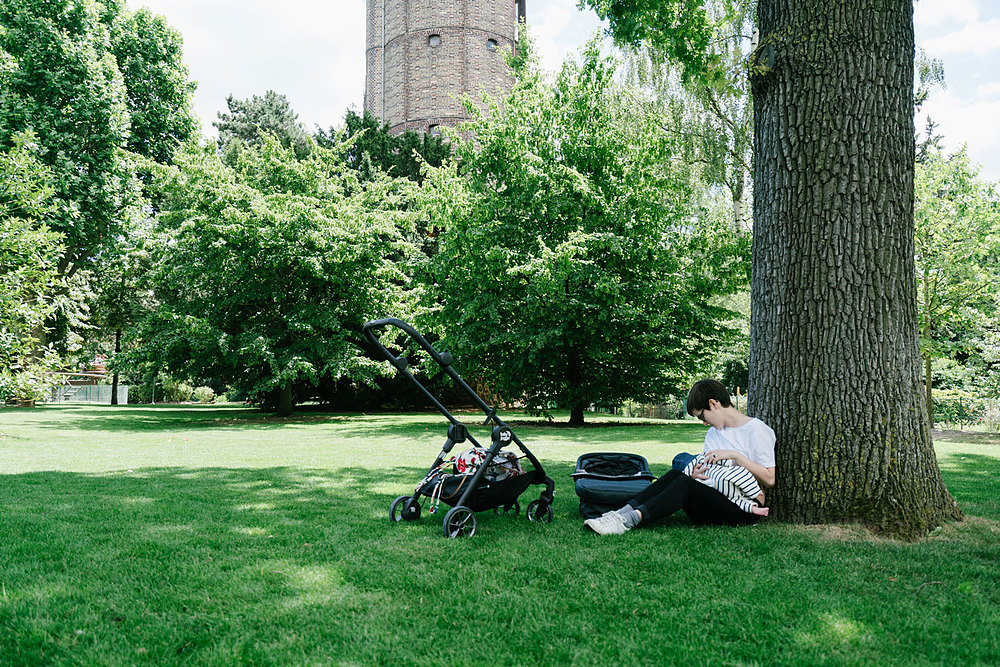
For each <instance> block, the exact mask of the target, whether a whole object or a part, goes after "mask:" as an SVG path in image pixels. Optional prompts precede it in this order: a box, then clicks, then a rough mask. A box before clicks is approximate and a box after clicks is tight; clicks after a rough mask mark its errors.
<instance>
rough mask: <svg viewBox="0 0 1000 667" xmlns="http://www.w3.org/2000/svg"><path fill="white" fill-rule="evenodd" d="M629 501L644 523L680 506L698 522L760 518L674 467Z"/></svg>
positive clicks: (744, 521)
mask: <svg viewBox="0 0 1000 667" xmlns="http://www.w3.org/2000/svg"><path fill="white" fill-rule="evenodd" d="M654 487H655V488H654ZM628 504H629V505H631V506H632V507H634V508H635V509H637V510H639V513H640V514H642V520H643V522H644V523H645V522H646V521H656V520H658V519H663V518H665V517H668V516H670V515H671V514H674V513H675V512H677V510H680V509H683V510H684V513H685V514H687V515H688V516H689V517H691V520H692V521H694V522H695V523H697V524H709V525H728V526H739V525H743V524H750V523H756V522H757V521H759V520H760V517H759V516H756V515H753V514H749V513H747V512H744V511H743V510H741V509H740V508H739V507H737V506H736V504H735V503H733V502H732V501H731V500H729V498H726V497H725V496H724V495H722V494H721V493H720V492H718V491H716V490H715V489H713V488H712V487H710V486H707V485H705V484H702V483H701V482H699V481H698V480H696V479H693V478H691V477H688V476H687V475H685V474H684V473H682V472H679V471H677V470H671V471H670V472H668V473H667V474H666V475H664V476H663V477H661V478H660V479H658V480H657V481H656V482H654V483H653V484H650V485H649V487H648V488H647V489H646V490H645V491H643V492H642V493H640V494H638V495H637V496H635V497H634V498H633V499H632V500H630V501H629V503H628Z"/></svg>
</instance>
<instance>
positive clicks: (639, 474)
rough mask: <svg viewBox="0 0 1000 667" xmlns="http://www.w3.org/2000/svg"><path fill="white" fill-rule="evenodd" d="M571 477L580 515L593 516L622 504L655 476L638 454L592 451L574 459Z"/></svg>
mask: <svg viewBox="0 0 1000 667" xmlns="http://www.w3.org/2000/svg"><path fill="white" fill-rule="evenodd" d="M573 479H574V480H575V484H574V486H575V487H576V495H578V496H579V497H580V515H581V516H582V517H583V518H585V519H593V518H594V517H598V516H601V515H602V514H604V513H605V512H608V511H610V510H616V509H618V508H620V507H622V506H623V505H624V504H625V503H626V502H628V501H629V499H631V498H632V497H633V496H635V495H637V494H638V493H640V492H642V491H643V490H645V488H646V487H647V486H649V485H650V484H651V483H652V482H653V480H654V479H656V478H655V477H654V476H653V473H652V472H651V471H650V470H649V463H647V462H646V459H645V458H643V457H641V456H639V455H638V454H623V453H620V452H594V453H592V454H584V455H583V456H581V457H580V458H578V459H577V460H576V471H575V472H574V473H573Z"/></svg>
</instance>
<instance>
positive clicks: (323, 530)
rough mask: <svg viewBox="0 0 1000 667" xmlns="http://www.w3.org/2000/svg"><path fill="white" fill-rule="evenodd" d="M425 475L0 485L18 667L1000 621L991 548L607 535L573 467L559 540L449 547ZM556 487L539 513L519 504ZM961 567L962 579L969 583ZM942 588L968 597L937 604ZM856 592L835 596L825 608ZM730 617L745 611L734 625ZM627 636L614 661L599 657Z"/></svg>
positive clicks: (974, 481) (186, 474)
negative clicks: (938, 614)
mask: <svg viewBox="0 0 1000 667" xmlns="http://www.w3.org/2000/svg"><path fill="white" fill-rule="evenodd" d="M430 456H432V454H431V455H430ZM407 463H411V462H409V461H408V462H407ZM412 463H413V464H414V465H405V466H400V467H393V468H380V469H367V468H362V467H359V466H354V467H343V468H339V469H336V470H329V469H297V468H291V467H272V468H262V469H230V468H167V467H160V468H147V469H137V470H135V471H131V472H118V473H105V474H83V473H67V472H35V473H25V474H17V475H5V476H0V563H2V565H3V567H2V569H0V572H2V574H0V578H2V582H3V593H2V594H0V595H2V597H0V656H3V657H4V658H5V659H4V660H2V662H5V663H8V664H25V663H27V664H32V663H34V664H37V663H40V662H42V663H57V664H67V663H72V664H107V663H108V662H109V661H110V662H113V663H120V664H130V663H136V662H149V663H162V662H167V663H176V662H182V661H189V660H190V661H194V662H197V663H201V664H205V663H207V664H287V663H289V662H296V663H300V664H301V663H318V664H416V663H419V662H420V661H421V660H425V656H437V657H438V660H436V661H435V660H430V661H426V660H425V662H428V663H431V664H432V663H435V662H437V663H438V664H444V663H448V662H451V663H455V664H461V663H462V662H463V660H462V656H463V655H464V656H465V661H466V662H468V661H470V658H469V654H463V653H461V652H460V649H462V648H463V645H462V643H461V642H448V643H444V644H442V642H441V640H440V637H442V636H461V632H462V629H463V628H465V630H466V631H467V630H468V627H467V625H466V624H467V623H468V622H469V619H480V620H485V621H486V624H493V625H490V627H494V626H495V627H503V628H508V627H522V626H525V627H530V628H532V631H531V632H514V633H510V634H509V635H505V637H504V642H499V643H490V642H485V643H478V644H476V643H474V644H475V646H479V644H483V645H484V646H487V648H485V649H483V650H484V651H485V653H479V654H474V656H475V657H474V659H472V660H471V661H473V662H481V663H487V662H496V663H498V664H516V663H518V662H522V663H532V662H535V663H540V664H544V663H552V664H554V663H567V662H572V660H571V655H572V651H577V650H580V649H586V650H596V651H597V652H593V653H589V654H588V656H589V659H588V660H587V661H585V662H589V663H593V664H597V663H600V662H603V663H605V664H610V663H615V662H620V663H628V662H630V661H635V664H641V663H642V662H643V661H648V662H650V663H652V662H655V656H654V655H652V652H653V651H655V652H656V653H657V655H660V654H659V651H661V650H662V649H661V647H659V646H657V647H655V648H650V647H647V646H645V645H646V644H648V643H649V642H643V643H642V644H641V645H638V646H633V645H632V644H630V643H628V642H626V643H625V644H618V643H614V642H616V641H617V640H615V639H614V638H615V637H619V636H628V635H629V632H628V631H629V630H630V629H632V628H633V624H634V622H635V621H634V618H633V617H632V616H630V614H634V613H635V610H636V609H642V610H644V613H650V614H658V615H657V616H654V617H653V618H652V620H651V621H650V623H651V625H650V627H652V628H654V630H655V631H656V632H658V633H659V634H658V635H657V636H658V637H663V638H666V637H669V636H683V633H684V632H685V630H684V628H689V627H690V623H691V618H692V617H699V618H700V617H702V616H704V617H706V618H707V617H709V616H712V617H713V618H715V617H718V618H722V619H725V618H729V617H730V616H731V617H732V618H735V619H737V620H736V622H735V623H734V624H731V625H728V626H724V630H725V631H724V632H723V633H722V636H725V637H728V639H726V641H728V642H729V643H728V644H727V645H726V646H727V650H728V651H729V652H733V651H736V652H739V651H741V650H742V651H747V650H749V648H748V647H752V646H754V645H756V644H754V642H747V641H744V640H743V639H741V638H740V637H741V635H739V632H738V630H739V628H742V627H744V625H745V624H744V622H743V621H742V619H743V618H746V617H750V618H754V617H757V616H761V615H763V616H764V617H765V618H767V619H768V621H769V626H768V627H775V628H779V627H784V626H783V625H782V623H783V622H789V623H793V624H796V625H797V627H798V628H799V630H802V631H805V630H809V624H808V621H809V619H810V613H809V608H810V607H809V605H810V604H812V603H811V602H808V601H807V602H802V603H801V604H799V603H798V602H796V601H797V600H799V596H801V591H802V589H803V588H808V589H810V590H811V591H813V593H812V595H813V596H814V597H813V598H811V599H813V600H815V599H817V596H818V599H820V600H825V601H828V602H830V604H834V605H836V606H837V608H838V609H841V610H846V611H845V612H844V613H845V614H847V615H848V616H851V615H854V614H856V615H859V616H861V617H862V620H863V622H864V623H865V627H867V628H870V629H873V630H872V632H876V630H874V628H879V627H881V626H880V624H881V623H883V622H884V623H887V624H889V628H890V630H895V629H897V628H896V626H894V625H893V624H894V623H898V622H899V621H898V620H896V616H898V615H899V610H898V609H896V610H895V616H892V615H887V616H885V617H884V618H883V617H882V616H881V615H880V614H881V612H880V611H879V610H880V609H881V606H876V607H873V608H871V609H869V608H868V607H866V606H865V602H864V601H865V600H868V599H869V598H870V597H871V596H872V594H873V593H872V589H873V587H875V591H876V594H878V595H883V594H885V595H888V594H890V593H893V592H895V591H896V588H894V587H898V586H904V585H905V586H907V588H906V590H905V592H906V595H908V596H910V597H915V596H917V595H919V596H920V598H919V600H917V602H916V603H914V604H915V605H916V604H918V603H919V605H918V606H919V608H920V612H921V613H924V612H925V611H926V604H927V601H928V599H930V603H931V604H932V606H933V608H934V609H941V610H948V609H950V607H948V606H947V605H950V604H953V598H954V596H955V595H956V594H957V593H956V590H957V587H958V586H960V585H966V583H965V582H968V585H967V588H968V587H971V589H970V590H973V591H974V592H976V591H978V593H979V597H980V598H983V601H982V603H981V604H979V602H977V600H978V599H979V598H975V597H969V598H968V599H970V600H972V601H973V602H974V603H975V604H974V605H973V606H972V612H973V617H974V618H975V619H977V622H978V621H979V620H981V621H982V622H983V623H985V622H986V621H988V620H990V618H991V617H989V614H990V613H992V612H990V610H991V609H993V608H994V607H993V603H994V602H995V600H994V599H993V597H994V594H993V593H991V592H990V591H991V589H990V588H989V587H988V582H989V577H990V576H992V574H986V573H992V572H993V569H992V568H993V562H994V560H995V556H996V549H995V547H994V546H989V545H988V544H987V543H985V542H983V543H982V545H980V544H976V545H974V548H970V547H969V546H967V545H966V544H965V543H963V542H961V541H957V540H956V541H952V542H949V541H944V540H941V541H938V542H935V543H931V544H929V545H926V546H921V545H894V544H893V545H888V546H886V545H880V544H866V543H845V544H837V543H833V544H828V543H827V544H822V545H821V548H817V544H818V542H817V540H816V539H815V538H814V537H812V536H809V535H805V534H800V532H799V531H796V530H795V529H794V528H792V527H788V526H782V525H770V526H767V525H764V526H759V527H754V528H750V529H745V530H743V529H739V530H734V529H721V528H710V529H701V528H690V527H687V526H681V525H678V524H677V523H671V524H668V525H665V526H656V527H652V528H650V529H649V530H643V531H636V534H634V535H629V536H625V537H624V538H623V539H621V540H610V539H604V538H600V537H597V536H594V535H591V534H588V533H586V532H584V531H583V529H582V528H581V525H580V521H579V519H578V516H577V514H576V509H577V499H576V497H575V494H574V493H573V490H572V480H571V479H570V478H569V473H570V472H571V470H572V465H571V464H570V463H568V462H561V463H557V464H552V465H549V464H546V466H545V468H546V472H547V473H548V475H549V476H550V477H552V478H553V480H554V481H555V482H556V506H555V509H556V520H555V523H553V524H551V525H539V524H532V523H530V522H528V521H525V520H524V518H523V515H522V516H521V517H519V518H510V517H498V516H494V515H493V514H492V512H480V513H478V514H477V517H478V518H479V520H480V526H479V527H480V531H479V534H477V536H476V537H475V538H473V539H470V540H447V539H445V538H444V537H443V536H442V530H441V519H442V514H437V515H429V513H428V514H425V515H424V516H423V517H422V518H421V520H420V521H417V522H413V523H405V522H404V523H399V524H391V523H390V522H389V520H388V508H389V503H390V501H391V500H392V498H393V497H395V496H397V495H401V494H406V493H409V492H411V491H412V489H413V488H414V486H415V485H416V484H417V483H418V482H419V481H420V479H421V478H422V477H423V475H424V472H425V470H426V467H425V465H424V464H426V465H429V464H430V460H427V461H422V460H421V461H420V462H416V461H414V462H412ZM950 463H951V462H950ZM954 463H955V465H949V466H947V467H946V469H947V472H946V479H947V480H948V481H949V483H951V484H952V486H953V491H954V493H955V495H956V499H957V500H958V501H959V502H960V503H962V504H963V505H965V504H967V503H968V502H969V499H977V498H979V499H982V498H985V497H986V496H987V495H988V494H989V493H990V489H991V488H993V485H994V480H995V479H996V474H997V473H998V472H1000V470H998V464H997V462H995V461H994V460H991V459H986V460H982V459H981V458H975V459H973V458H972V457H966V459H964V460H959V461H956V462H954ZM966 473H975V474H966ZM537 490H538V487H531V488H530V489H529V490H528V491H527V492H526V493H525V494H524V495H522V498H521V502H522V507H523V506H524V505H525V504H526V503H527V502H528V501H530V500H531V499H533V498H535V497H537ZM633 551H637V553H633ZM751 554H752V559H753V560H757V561H763V562H764V563H766V567H764V566H761V567H759V568H758V569H759V573H758V575H757V576H758V578H759V581H758V579H750V580H747V579H742V580H740V581H742V582H743V584H744V585H746V586H750V587H752V588H754V589H759V590H756V591H755V592H756V593H758V594H756V595H740V594H738V593H737V594H733V595H730V596H728V597H727V596H726V595H723V596H722V597H721V598H718V599H715V597H717V596H718V595H719V593H718V591H719V590H722V589H723V588H724V584H727V583H728V582H729V578H730V576H731V574H730V573H731V572H732V571H736V570H737V569H740V568H746V567H747V562H748V559H750V558H751ZM831 554H832V556H831ZM928 557H929V558H928ZM831 559H832V562H833V563H834V564H835V566H831V565H830V562H831ZM650 562H652V563H653V566H650ZM705 562H711V563H713V564H715V565H716V566H717V567H713V568H710V570H721V571H722V572H723V575H720V576H723V577H724V578H723V579H720V580H719V581H718V582H716V583H717V584H718V587H716V586H715V585H714V584H713V586H712V587H710V588H709V589H708V590H704V591H702V590H700V589H699V590H696V591H694V594H693V595H690V596H688V597H685V592H686V591H687V590H688V588H689V587H690V584H689V583H688V582H689V581H690V579H691V578H692V577H701V578H706V577H708V578H710V577H711V576H712V575H711V571H706V568H705V567H704V563H705ZM887 562H888V564H887ZM959 566H961V567H962V568H965V570H964V571H962V572H961V573H958V574H952V571H953V570H954V568H956V567H959ZM885 568H888V569H885ZM623 572H625V573H626V574H624V575H623V574H622V573H623ZM664 573H667V574H664ZM844 577H848V578H852V577H853V579H850V585H848V586H843V585H842V580H843V578H844ZM636 578H638V579H636ZM896 579H900V581H899V582H897V581H896ZM953 579H954V581H953ZM927 581H935V582H938V583H940V582H942V581H945V582H947V584H948V586H949V588H947V589H946V588H945V586H944V585H940V586H939V585H935V586H923V587H921V584H922V583H923V582H927ZM837 586H841V588H840V589H838V593H837V597H836V598H835V599H834V598H831V599H830V600H827V599H826V598H824V597H822V596H823V595H828V594H829V591H832V590H834V589H835V588H836V587H837ZM609 587H610V590H611V591H613V592H611V593H608V592H607V591H608V590H609ZM737 589H739V587H738V586H737ZM709 591H710V592H711V595H709ZM775 591H777V592H775ZM853 591H857V592H856V593H855V592H853ZM713 596H715V597H713ZM932 596H936V597H932ZM664 600H681V601H682V602H683V604H677V605H664V604H663V602H664ZM720 604H721V605H723V606H725V607H726V608H727V609H728V608H731V609H732V611H733V613H732V615H730V614H728V613H725V614H721V615H720V614H719V613H718V608H719V605H720ZM748 605H749V606H748ZM776 605H777V609H778V611H776V610H775V609H776ZM789 605H791V610H790V611H789V612H788V616H787V617H783V616H782V613H781V611H780V610H781V609H782V608H788V607H789ZM674 608H676V610H677V613H676V617H675V615H674V612H673V611H672V610H673V609H674ZM826 608H827V607H824V609H826ZM902 609H903V611H904V612H905V611H907V610H908V609H909V607H903V608H902ZM858 610H860V611H858ZM737 611H738V613H737ZM943 613H944V612H942V614H943ZM977 614H978V616H976V615H977ZM915 617H919V616H915ZM979 617H981V618H979ZM580 618H584V619H586V621H585V623H583V624H579V623H578V622H577V619H580ZM942 618H944V617H942ZM803 619H804V620H803ZM937 622H945V621H943V620H942V621H937ZM608 623H610V624H612V625H613V627H612V629H613V630H614V631H613V632H610V633H609V634H608V635H607V636H608V637H611V638H612V639H611V640H609V641H612V643H611V644H602V646H603V648H597V649H594V648H593V647H588V645H587V644H586V643H585V642H583V643H581V642H582V640H581V637H583V636H584V635H587V636H589V633H592V632H593V630H592V628H597V627H600V628H604V627H605V624H608ZM518 624H521V625H518ZM615 624H617V625H615ZM970 625H972V626H974V625H975V624H969V623H965V622H963V623H962V624H961V626H959V625H957V624H955V623H953V624H952V625H951V626H949V627H951V628H952V630H953V631H961V630H962V628H966V627H967V626H970ZM935 627H937V626H935ZM983 627H985V625H983ZM726 628H728V629H726ZM956 628H957V630H956ZM904 629H905V630H907V631H908V632H910V635H908V637H912V635H914V634H915V633H918V632H919V633H923V632H924V630H923V628H922V627H920V626H919V625H918V624H915V622H914V623H911V624H910V625H906V626H904ZM877 632H881V630H877ZM451 633H457V634H451ZM727 633H728V634H727ZM539 636H542V637H547V638H548V637H555V639H556V641H554V642H553V643H554V644H555V646H556V647H557V648H556V650H565V651H567V653H566V654H558V655H549V654H546V653H544V651H546V650H549V649H547V648H546V647H547V646H548V645H549V642H548V641H546V642H539V641H538V639H537V637H539ZM890 636H892V635H891V633H890ZM783 637H784V636H783V635H782V634H781V633H780V632H778V633H764V634H760V635H759V636H757V635H755V638H754V641H756V642H761V641H762V642H765V643H768V648H769V650H770V651H772V655H773V654H776V653H773V651H778V650H782V649H783V648H787V642H786V641H785V639H787V638H784V639H783ZM876 638H877V639H884V638H885V635H882V634H879V635H878V637H876ZM964 639H965V642H964V643H968V642H969V641H970V637H965V638H964ZM971 639H972V640H974V639H975V635H973V636H972V637H971ZM712 641H713V642H714V641H719V636H715V637H713V638H712ZM654 644H655V642H654ZM508 645H509V646H508ZM560 646H562V647H569V648H563V649H560V648H558V647H560ZM456 647H458V648H456ZM464 648H465V649H468V646H465V647H464ZM491 651H492V652H494V653H491ZM505 651H506V652H505ZM602 651H603V652H602ZM641 651H647V653H641ZM740 655H742V654H740ZM786 655H787V654H786ZM805 655H811V656H812V657H814V658H817V660H814V661H821V660H819V659H818V656H817V655H816V654H809V653H806V654H805ZM850 655H854V654H850ZM636 656H639V657H636ZM761 656H762V654H759V653H753V652H750V653H747V654H746V655H744V656H743V657H745V658H746V661H748V662H753V661H760V660H761ZM494 657H495V659H491V658H494ZM661 657H662V655H661ZM689 657H691V658H692V659H694V656H689ZM820 657H821V656H820ZM932 657H935V656H932ZM937 657H939V656H937ZM980 657H981V656H980ZM720 659H721V657H720ZM931 661H933V660H931ZM973 661H974V660H973Z"/></svg>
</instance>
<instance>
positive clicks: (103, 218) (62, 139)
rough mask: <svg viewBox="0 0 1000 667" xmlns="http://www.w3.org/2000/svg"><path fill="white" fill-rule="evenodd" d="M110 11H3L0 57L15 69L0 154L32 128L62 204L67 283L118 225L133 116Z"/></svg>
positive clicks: (27, 4) (2, 112) (21, 4)
mask: <svg viewBox="0 0 1000 667" xmlns="http://www.w3.org/2000/svg"><path fill="white" fill-rule="evenodd" d="M104 11H105V8H104V6H102V5H98V4H97V3H95V2H93V1H92V0H78V1H71V0H44V1H43V0H8V1H6V2H4V3H3V4H2V5H0V49H2V50H3V51H5V52H6V53H7V54H8V55H9V57H10V63H11V65H12V66H11V67H10V69H9V72H8V74H6V75H5V76H4V79H5V82H4V83H5V85H4V86H3V87H2V88H0V147H9V146H10V145H11V143H12V141H13V137H14V136H16V135H17V133H19V132H22V131H24V130H31V131H33V132H34V133H35V135H36V136H37V141H38V146H39V157H40V159H41V160H42V162H43V163H44V164H45V165H46V166H48V167H49V168H50V169H51V170H52V172H53V181H52V183H53V186H54V187H55V196H56V199H57V200H58V201H59V202H60V206H59V207H58V208H57V210H56V211H55V212H54V214H53V215H52V217H51V218H50V220H49V226H50V227H51V228H52V229H53V230H55V231H57V232H59V233H61V234H62V235H63V243H64V251H65V252H64V255H63V257H62V258H60V261H59V270H60V272H61V273H63V274H64V275H67V276H68V275H72V273H74V272H75V271H76V270H78V269H79V268H81V267H82V266H85V265H86V263H87V262H88V260H89V259H90V258H91V257H92V256H93V255H94V253H95V252H96V251H97V250H98V249H99V248H100V247H101V244H102V243H104V242H105V241H106V240H107V239H108V238H109V237H110V236H112V235H113V234H114V233H116V232H117V230H118V229H119V226H120V225H119V219H118V215H117V214H118V197H119V193H120V190H119V185H120V182H121V179H122V177H123V176H124V174H123V169H122V160H121V155H122V149H123V147H124V146H125V143H126V139H127V137H128V124H129V115H128V109H127V104H126V94H125V86H124V83H123V81H122V77H121V73H120V72H119V70H118V67H117V64H116V62H115V57H114V54H113V52H112V51H111V49H110V48H109V45H110V38H109V34H108V27H107V25H106V24H105V23H104V22H103V19H104V18H105V16H104V15H103V14H102V12H104Z"/></svg>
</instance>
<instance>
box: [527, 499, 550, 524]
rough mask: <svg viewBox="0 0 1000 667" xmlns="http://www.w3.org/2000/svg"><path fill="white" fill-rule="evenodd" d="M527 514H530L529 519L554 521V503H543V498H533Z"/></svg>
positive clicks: (546, 521)
mask: <svg viewBox="0 0 1000 667" xmlns="http://www.w3.org/2000/svg"><path fill="white" fill-rule="evenodd" d="M525 514H526V515H527V516H528V520H529V521H544V522H545V523H552V505H549V504H548V503H546V504H544V505H543V504H542V501H541V500H532V501H531V502H530V503H528V509H527V510H526V511H525Z"/></svg>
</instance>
